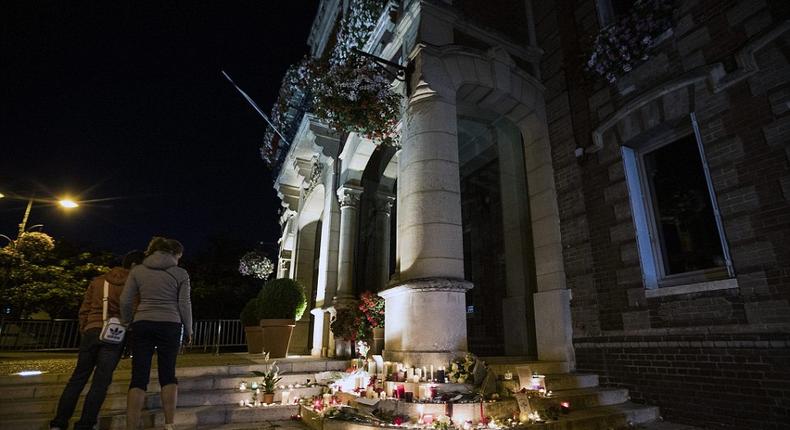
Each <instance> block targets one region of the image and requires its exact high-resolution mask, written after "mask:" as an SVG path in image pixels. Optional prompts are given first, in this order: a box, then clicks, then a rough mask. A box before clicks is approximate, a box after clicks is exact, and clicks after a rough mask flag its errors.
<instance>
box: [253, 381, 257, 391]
mask: <svg viewBox="0 0 790 430" xmlns="http://www.w3.org/2000/svg"><path fill="white" fill-rule="evenodd" d="M256 388H258V383H257V382H253V383H252V389H253V390H254V389H256Z"/></svg>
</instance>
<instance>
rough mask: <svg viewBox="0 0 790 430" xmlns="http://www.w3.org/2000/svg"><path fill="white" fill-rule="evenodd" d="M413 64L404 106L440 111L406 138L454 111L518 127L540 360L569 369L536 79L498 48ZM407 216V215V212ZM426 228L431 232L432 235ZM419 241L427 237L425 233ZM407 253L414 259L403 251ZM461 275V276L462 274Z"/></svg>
mask: <svg viewBox="0 0 790 430" xmlns="http://www.w3.org/2000/svg"><path fill="white" fill-rule="evenodd" d="M412 58H413V59H414V61H415V65H416V68H415V69H416V73H415V74H414V76H413V77H412V87H413V88H414V91H413V93H412V94H411V97H410V100H409V104H410V106H409V109H420V108H419V106H420V103H421V102H422V101H423V100H433V101H434V102H433V103H432V105H433V106H436V105H437V103H439V104H443V105H444V107H441V109H438V110H437V109H433V110H431V111H429V112H425V113H421V115H423V117H425V115H427V116H428V119H427V120H423V121H421V122H420V123H418V124H407V125H406V127H407V130H408V131H407V132H408V133H410V134H411V135H412V136H416V135H419V134H420V133H423V132H424V131H423V129H421V128H420V127H425V126H426V125H427V126H428V128H427V129H426V130H431V129H434V130H437V129H440V128H441V127H436V124H439V123H449V122H453V123H454V122H455V115H456V114H457V106H458V105H459V103H471V104H474V105H476V106H478V107H479V108H481V109H485V110H488V111H491V112H494V113H496V114H497V115H501V116H503V117H505V118H507V119H508V120H509V121H510V122H512V123H513V124H515V125H516V127H517V128H518V129H519V131H520V132H521V135H522V138H523V145H524V147H523V149H524V157H525V160H524V161H525V167H526V173H527V182H528V184H529V186H528V194H529V205H530V209H529V213H530V219H531V228H532V231H533V244H534V260H535V278H536V289H537V293H536V294H535V295H534V299H535V306H534V308H535V319H536V322H537V325H538V327H537V349H538V357H539V358H540V359H542V360H559V361H566V362H568V363H569V364H570V366H571V367H573V362H574V354H573V347H572V341H571V335H572V331H571V322H570V306H569V303H570V293H569V291H568V290H567V289H566V277H565V270H564V264H563V254H562V245H561V235H560V220H559V210H558V207H557V192H556V187H555V182H554V169H553V167H552V159H551V147H550V143H549V139H548V127H547V124H546V120H545V118H546V114H545V102H544V99H543V92H544V87H543V86H542V85H541V84H540V82H539V81H538V80H537V79H535V78H534V77H533V76H531V75H529V74H528V73H527V72H525V71H524V70H522V69H520V68H519V67H517V66H516V64H515V62H514V61H513V60H512V58H511V57H510V56H509V55H508V54H507V52H505V50H504V49H501V48H496V47H495V48H492V49H490V50H488V51H487V52H482V51H479V50H474V49H470V48H466V47H461V46H446V47H440V48H436V47H421V48H420V49H419V50H417V51H416V52H415V54H414V55H413V56H412ZM450 105H451V106H452V107H450ZM445 133H449V134H455V135H457V130H456V129H455V126H454V125H453V126H451V127H448V128H447V129H446V131H445ZM442 146H443V149H442V150H446V148H449V147H448V146H446V144H444V145H442ZM455 150H456V154H454V155H453V154H449V155H450V157H449V158H448V160H454V161H455V162H457V159H458V158H457V148H456V149H455ZM437 151H439V149H437ZM408 158H409V159H406V157H404V159H402V160H401V163H404V164H408V163H411V162H413V161H414V160H413V159H411V158H412V157H411V156H409V157H408ZM439 158H441V154H439ZM440 161H441V160H440ZM418 169H419V168H418ZM415 172H417V173H418V175H415V176H417V178H415V179H411V178H407V177H406V176H405V174H404V177H403V178H402V180H403V181H407V180H409V181H412V180H414V181H416V180H419V173H420V171H419V170H415ZM410 186H411V185H410ZM399 203H400V200H399ZM407 209H410V208H405V209H404V210H407ZM442 216H443V217H444V218H443V220H442V221H443V222H446V223H448V224H453V223H458V224H460V216H458V218H453V219H450V218H449V217H448V216H447V215H446V214H445V215H442ZM445 220H446V221H445ZM431 221H432V220H427V221H425V222H426V223H430V222H431ZM398 228H399V230H401V231H399V235H400V234H402V232H406V231H408V229H409V228H410V226H401V225H400V224H399V227H398ZM427 228H428V230H430V229H431V228H432V227H427ZM421 234H423V235H425V230H423V232H422V233H421ZM409 245H410V246H411V247H412V248H413V247H414V245H411V244H409ZM417 245H419V246H423V248H422V249H419V248H418V249H417V252H418V253H419V252H422V253H424V254H428V255H430V253H431V252H433V251H432V250H431V249H429V248H425V246H426V245H428V246H430V244H426V243H425V242H422V243H418V244H417ZM426 249H427V251H426ZM405 252H406V253H408V252H413V251H411V250H409V249H407V250H406V251H405ZM461 257H462V256H461ZM401 258H402V259H403V260H406V261H405V263H404V262H403V261H402V264H406V267H416V268H417V269H416V270H415V272H416V273H417V274H418V275H419V274H420V273H424V272H425V270H424V269H423V267H424V266H428V265H430V264H434V263H433V262H431V261H427V262H426V263H425V264H423V266H420V265H419V264H416V263H413V262H412V261H411V256H410V255H408V254H402V255H401ZM455 259H457V256H456V257H455ZM426 260H427V259H426ZM434 260H437V262H436V263H435V264H441V265H444V266H445V267H450V269H448V270H444V271H442V270H438V271H437V273H439V274H444V273H456V274H457V273H458V269H457V268H454V267H457V266H453V263H452V262H453V258H443V259H441V260H440V259H436V258H434ZM461 260H462V259H461ZM418 263H419V262H418ZM428 267H430V266H428ZM461 267H462V266H461ZM460 272H461V273H463V270H461V271H460ZM407 276H408V275H407ZM444 276H447V275H444Z"/></svg>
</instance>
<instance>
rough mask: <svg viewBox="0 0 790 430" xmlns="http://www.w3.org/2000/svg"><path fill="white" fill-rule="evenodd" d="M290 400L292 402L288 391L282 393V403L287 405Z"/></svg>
mask: <svg viewBox="0 0 790 430" xmlns="http://www.w3.org/2000/svg"><path fill="white" fill-rule="evenodd" d="M289 400H291V392H290V391H287V390H285V391H282V398H281V399H280V403H282V404H284V405H287V404H288V401H289Z"/></svg>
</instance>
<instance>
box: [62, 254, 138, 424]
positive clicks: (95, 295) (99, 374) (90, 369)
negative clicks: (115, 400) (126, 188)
mask: <svg viewBox="0 0 790 430" xmlns="http://www.w3.org/2000/svg"><path fill="white" fill-rule="evenodd" d="M142 261H143V253H142V252H140V251H132V252H130V253H128V254H126V256H125V257H124V259H123V267H113V268H112V269H110V271H109V272H107V273H105V274H104V275H101V276H97V277H96V278H94V279H93V281H91V283H90V285H89V286H88V290H87V291H85V296H84V298H83V300H82V306H80V311H79V319H80V333H81V334H82V339H81V340H80V351H79V356H78V357H77V366H76V367H75V368H74V373H72V375H71V378H69V382H68V383H67V384H66V388H64V389H63V394H61V396H60V401H59V402H58V410H57V415H56V416H55V419H53V420H52V421H51V422H50V423H49V426H50V429H52V430H55V429H58V430H66V428H68V425H69V420H70V419H71V416H72V414H74V408H75V407H76V406H77V401H78V400H79V397H80V393H81V392H82V389H83V388H85V384H86V383H87V382H88V379H89V378H90V376H91V374H93V381H92V382H91V387H90V389H89V390H88V394H87V395H86V396H85V404H84V405H83V407H82V416H81V417H80V420H79V421H77V424H75V425H74V429H75V430H82V429H93V427H94V425H95V424H96V422H97V421H98V416H99V409H101V405H102V403H104V398H105V396H106V395H107V387H109V386H110V383H112V374H113V372H114V371H115V366H117V365H118V361H119V360H120V358H121V352H122V351H123V345H122V344H119V345H111V344H108V343H104V342H102V341H100V340H99V334H100V333H101V330H102V327H103V325H104V318H103V305H104V282H105V281H107V283H108V284H109V285H108V286H109V288H108V291H107V292H108V294H107V299H108V300H107V318H108V319H109V318H112V317H116V318H118V317H120V315H121V312H120V302H121V301H120V297H121V292H122V291H123V286H124V284H125V283H126V278H127V277H128V276H129V269H131V268H132V267H133V266H135V265H137V264H140V263H141V262H142ZM94 370H95V371H94Z"/></svg>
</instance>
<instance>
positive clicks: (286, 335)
mask: <svg viewBox="0 0 790 430" xmlns="http://www.w3.org/2000/svg"><path fill="white" fill-rule="evenodd" d="M295 326H296V321H294V320H261V329H262V330H263V351H264V352H268V353H269V357H270V358H284V357H285V356H286V355H287V354H288V345H289V344H290V343H291V334H292V333H293V331H294V327H295Z"/></svg>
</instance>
